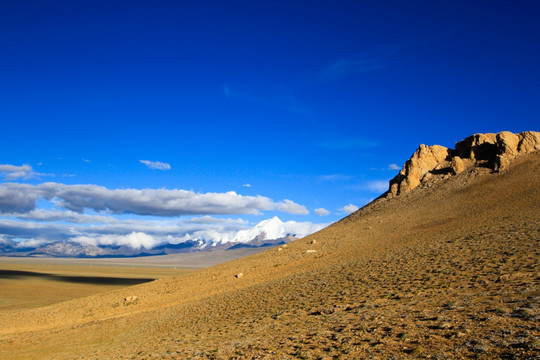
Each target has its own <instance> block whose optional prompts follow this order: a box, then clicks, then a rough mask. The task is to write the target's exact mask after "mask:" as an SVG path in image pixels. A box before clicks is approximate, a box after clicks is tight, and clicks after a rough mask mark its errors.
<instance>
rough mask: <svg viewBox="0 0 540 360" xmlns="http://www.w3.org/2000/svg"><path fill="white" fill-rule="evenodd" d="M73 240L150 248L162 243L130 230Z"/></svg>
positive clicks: (93, 243) (81, 242) (134, 247)
mask: <svg viewBox="0 0 540 360" xmlns="http://www.w3.org/2000/svg"><path fill="white" fill-rule="evenodd" d="M71 241H73V242H77V243H80V244H91V245H96V246H97V245H114V246H128V247H130V248H132V249H137V250H138V249H141V248H144V249H152V248H154V247H156V246H157V245H160V244H162V243H163V241H159V240H156V239H154V238H153V237H152V236H150V235H148V234H145V233H143V232H135V231H133V232H131V233H130V234H128V235H103V236H95V237H89V236H79V237H75V238H73V239H71Z"/></svg>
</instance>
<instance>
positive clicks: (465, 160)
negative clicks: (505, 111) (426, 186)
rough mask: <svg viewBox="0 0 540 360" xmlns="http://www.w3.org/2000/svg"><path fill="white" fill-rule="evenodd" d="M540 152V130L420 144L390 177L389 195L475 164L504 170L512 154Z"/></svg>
mask: <svg viewBox="0 0 540 360" xmlns="http://www.w3.org/2000/svg"><path fill="white" fill-rule="evenodd" d="M534 151H540V132H535V131H525V132H522V133H519V134H514V133H511V132H509V131H502V132H500V133H497V134H492V133H488V134H475V135H471V136H469V137H467V138H466V139H464V140H462V141H460V142H457V143H456V148H455V149H449V148H446V147H444V146H440V145H433V146H427V145H423V144H422V145H420V147H419V148H418V150H416V152H415V153H414V154H413V155H412V157H411V158H410V159H409V160H407V161H406V162H405V164H404V165H403V169H401V171H400V172H399V174H398V175H397V176H396V177H395V178H393V179H392V180H390V190H389V191H388V193H387V196H388V197H393V196H396V195H399V194H403V193H405V192H407V191H410V190H412V189H414V188H415V187H417V186H419V185H421V184H423V183H426V182H428V181H430V180H432V179H433V178H435V177H449V176H452V175H456V174H459V173H461V172H463V171H465V170H467V169H470V168H472V167H475V166H483V167H488V168H490V169H492V170H493V171H501V170H504V169H505V168H506V167H507V166H508V164H509V163H510V161H511V160H512V159H514V158H515V157H517V156H519V155H521V154H526V153H530V152H534Z"/></svg>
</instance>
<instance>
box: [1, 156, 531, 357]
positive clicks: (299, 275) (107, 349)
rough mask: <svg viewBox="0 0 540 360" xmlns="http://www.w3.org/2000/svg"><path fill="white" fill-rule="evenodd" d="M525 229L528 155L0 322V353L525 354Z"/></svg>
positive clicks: (528, 256) (527, 286)
mask: <svg viewBox="0 0 540 360" xmlns="http://www.w3.org/2000/svg"><path fill="white" fill-rule="evenodd" d="M539 224H540V154H538V153H533V154H529V155H524V156H522V157H520V158H518V159H516V160H514V162H513V163H512V164H511V166H510V167H509V168H508V170H505V171H503V172H501V173H492V172H491V171H490V170H489V169H487V168H474V169H471V170H469V171H466V172H463V173H461V174H459V175H457V176H455V177H453V178H451V179H449V180H441V181H435V182H432V183H427V184H425V185H423V186H422V187H421V188H417V189H414V190H413V191H411V192H409V193H406V194H403V195H400V196H398V197H396V198H393V199H379V200H377V201H375V202H373V203H371V204H369V205H368V206H366V207H364V208H363V209H361V210H360V211H358V212H356V213H354V214H352V215H351V216H349V217H347V218H345V219H343V220H342V221H340V222H338V223H335V224H333V225H331V226H330V227H328V228H326V229H324V230H322V231H320V232H318V233H316V234H313V235H311V236H309V237H306V238H304V239H301V240H298V241H295V242H293V243H290V244H289V245H288V246H287V247H281V250H279V248H278V249H271V250H268V251H264V252H261V253H258V254H255V255H251V256H248V257H245V258H241V259H237V260H234V261H230V262H226V263H223V264H220V265H216V266H212V267H208V268H205V269H201V270H197V271H193V272H191V273H189V274H186V275H183V276H179V277H172V278H167V279H161V280H157V281H153V282H148V283H145V284H140V285H136V286H130V287H125V288H121V289H118V290H113V291H109V292H104V293H99V294H96V295H92V296H89V297H85V298H80V299H74V300H70V301H66V302H61V303H58V304H54V305H51V306H46V307H40V308H34V309H28V310H20V311H13V312H8V313H3V314H0V323H1V324H2V326H1V327H0V358H3V359H44V358H45V359H103V358H108V359H231V358H236V359H408V358H411V359H412V358H429V359H460V358H474V359H538V358H539V357H540V321H539V320H540V287H539V284H540V271H539V269H540V226H539ZM240 273H241V274H242V276H239V274H240ZM134 296H136V297H137V298H136V300H135V301H126V299H129V298H133V297H134Z"/></svg>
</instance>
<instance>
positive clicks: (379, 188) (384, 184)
mask: <svg viewBox="0 0 540 360" xmlns="http://www.w3.org/2000/svg"><path fill="white" fill-rule="evenodd" d="M366 187H367V188H368V189H369V190H370V191H374V192H378V193H383V192H385V191H387V190H388V187H389V185H388V181H386V180H375V181H370V182H368V183H367V186H366Z"/></svg>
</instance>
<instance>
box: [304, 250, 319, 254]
mask: <svg viewBox="0 0 540 360" xmlns="http://www.w3.org/2000/svg"><path fill="white" fill-rule="evenodd" d="M316 252H317V250H307V251H306V254H313V253H316Z"/></svg>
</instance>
